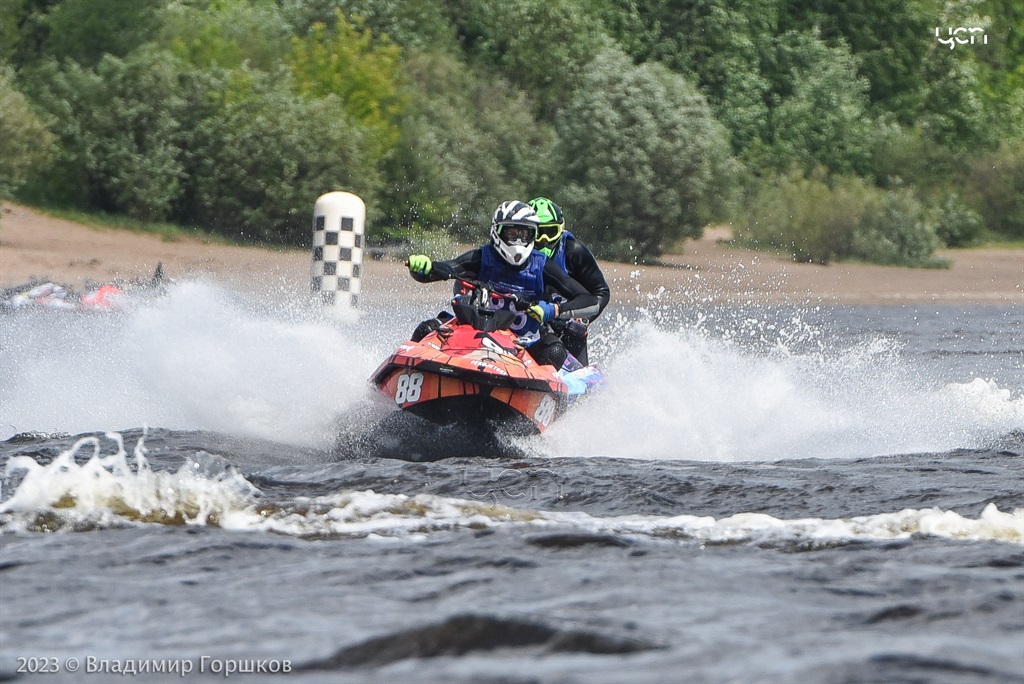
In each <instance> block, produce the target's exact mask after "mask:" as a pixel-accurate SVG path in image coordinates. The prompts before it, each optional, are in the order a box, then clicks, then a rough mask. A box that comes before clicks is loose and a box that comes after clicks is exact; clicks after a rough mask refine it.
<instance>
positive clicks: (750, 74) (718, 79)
mask: <svg viewBox="0 0 1024 684" xmlns="http://www.w3.org/2000/svg"><path fill="white" fill-rule="evenodd" d="M609 4H612V5H616V6H615V7H612V8H606V9H603V10H602V13H601V16H602V17H604V19H605V23H606V25H608V26H609V30H610V31H611V33H612V35H613V36H615V38H616V39H617V40H618V41H619V42H620V44H623V45H624V46H625V49H626V51H627V52H628V53H629V54H630V55H631V56H632V57H633V58H634V59H635V60H637V61H641V62H647V61H656V62H660V63H661V64H664V65H665V66H667V67H668V68H670V69H672V70H673V71H676V72H678V73H680V74H682V75H683V76H685V77H686V78H687V79H688V80H691V81H692V82H694V83H696V84H697V86H698V87H699V88H700V90H701V92H702V93H704V95H705V97H707V99H708V102H709V103H710V104H711V107H712V109H713V110H714V111H715V115H716V118H717V119H718V120H719V121H721V122H722V123H724V124H725V125H726V127H727V128H728V129H729V131H730V133H731V137H732V144H733V150H734V151H735V152H737V153H739V152H741V151H742V150H745V149H746V148H747V147H749V146H750V145H751V144H752V143H753V142H754V141H755V140H757V139H758V138H763V137H765V128H764V127H765V122H766V121H767V119H768V106H769V103H770V100H769V95H770V92H769V89H770V85H771V83H770V81H769V80H768V78H766V76H765V75H764V73H763V69H762V63H763V62H764V61H765V55H766V54H767V53H768V52H770V51H771V49H772V41H773V37H774V35H775V34H776V33H777V25H778V16H779V3H778V1H777V0H756V1H755V2H750V1H749V0H744V1H740V0H709V1H707V2H700V3H696V2H687V3H679V2H675V1H674V0H633V1H631V2H628V3H626V2H619V3H615V2H610V3H609Z"/></svg>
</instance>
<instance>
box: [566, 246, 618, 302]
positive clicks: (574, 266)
mask: <svg viewBox="0 0 1024 684" xmlns="http://www.w3.org/2000/svg"><path fill="white" fill-rule="evenodd" d="M565 267H566V270H568V271H569V273H570V274H571V275H572V277H573V278H575V279H576V280H577V281H579V284H580V285H582V286H583V287H585V288H586V289H587V291H588V292H589V293H590V294H592V295H594V296H595V297H597V302H598V304H597V306H598V308H597V313H596V314H594V315H593V316H587V318H589V319H590V320H594V319H595V318H597V317H598V316H599V315H601V312H602V311H604V307H606V306H608V302H609V301H610V300H611V298H612V291H611V288H610V287H608V281H607V280H605V279H604V273H602V272H601V267H600V266H598V265H597V259H595V258H594V254H593V252H591V251H590V249H588V248H587V246H586V245H585V244H583V243H582V242H580V241H579V240H566V241H565Z"/></svg>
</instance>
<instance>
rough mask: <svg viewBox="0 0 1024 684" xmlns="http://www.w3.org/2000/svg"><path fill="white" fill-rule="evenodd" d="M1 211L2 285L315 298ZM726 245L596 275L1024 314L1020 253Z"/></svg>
mask: <svg viewBox="0 0 1024 684" xmlns="http://www.w3.org/2000/svg"><path fill="white" fill-rule="evenodd" d="M0 212H2V213H0V287H9V286H13V285H18V284H21V283H24V282H28V281H29V280H33V279H38V280H49V281H53V282H57V283H61V284H66V285H70V286H72V287H75V288H80V287H85V286H88V285H90V284H98V283H104V282H110V281H117V280H121V281H123V280H136V281H141V280H145V279H148V278H149V277H150V276H152V274H153V272H154V271H155V269H156V267H157V265H158V264H162V267H163V270H164V273H165V274H166V275H167V277H169V278H171V279H179V280H180V279H187V278H192V277H208V278H213V279H216V280H219V281H224V282H227V283H230V284H233V285H237V286H243V287H247V288H254V289H255V288H267V287H275V288H278V289H286V290H294V291H303V290H305V289H306V288H308V281H309V270H310V269H309V266H310V256H309V253H308V252H307V251H305V250H273V249H266V248H259V247H238V246H231V245H224V244H218V243H214V242H210V241H204V240H202V239H198V238H193V237H181V238H177V239H174V240H165V239H163V238H162V237H160V236H158V235H153V234H147V233H138V232H133V231H129V230H119V229H109V228H94V227H91V226H87V225H84V224H81V223H77V222H74V221H67V220H64V219H58V218H53V217H50V216H47V215H45V214H43V213H41V212H39V211H36V210H34V209H31V208H29V207H25V206H21V205H16V204H4V205H3V207H2V209H0ZM727 238H728V231H727V230H726V229H712V230H709V231H707V233H706V234H705V236H704V238H702V239H701V240H688V241H687V242H686V243H685V244H684V245H683V250H682V253H681V254H673V255H666V256H665V258H664V262H665V265H664V266H631V265H628V264H620V263H611V262H602V264H601V266H602V269H603V270H604V272H605V276H606V277H607V279H608V281H609V283H610V284H611V285H612V288H613V295H614V298H615V301H616V302H617V303H620V304H641V303H643V302H645V301H648V300H650V299H651V298H660V299H661V300H662V301H664V300H666V299H667V300H671V301H676V300H678V301H681V302H685V303H701V302H707V303H744V302H750V301H754V302H769V303H797V302H811V303H821V304H833V305H834V304H848V305H858V304H863V305H879V304H928V303H935V304H1004V305H1005V304H1024V249H1000V248H977V249H966V250H944V251H942V252H940V253H939V254H938V256H941V257H945V258H948V259H951V261H952V266H951V267H950V268H948V269H939V270H932V269H910V268H901V267H886V266H874V265H868V264H833V265H829V266H819V265H815V264H797V263H793V262H792V261H789V260H787V259H785V258H781V257H778V256H774V255H771V254H767V253H763V252H754V251H749V250H742V249H737V248H735V247H732V246H730V244H729V242H728V239H727ZM437 256H442V255H437ZM444 256H447V255H444ZM404 271H405V269H404V267H403V266H402V264H401V263H399V262H398V261H396V260H392V259H381V260H378V261H374V260H368V261H367V262H366V263H365V264H364V276H363V290H364V293H365V294H366V296H367V297H369V298H373V297H375V296H384V295H389V296H390V295H393V294H394V293H395V292H396V283H403V284H406V283H408V284H411V281H408V279H407V276H406V275H405V272H404ZM399 289H400V290H401V292H402V293H403V294H407V295H408V297H410V298H413V299H417V300H418V299H420V298H422V299H423V300H424V301H425V302H426V301H429V302H433V301H434V300H436V299H437V292H436V291H435V288H430V287H426V288H424V287H411V286H410V287H401V288H399Z"/></svg>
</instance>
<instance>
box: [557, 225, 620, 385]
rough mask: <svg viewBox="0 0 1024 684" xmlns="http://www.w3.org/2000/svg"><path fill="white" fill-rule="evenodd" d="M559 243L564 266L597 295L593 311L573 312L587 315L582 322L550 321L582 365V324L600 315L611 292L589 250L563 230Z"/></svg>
mask: <svg viewBox="0 0 1024 684" xmlns="http://www.w3.org/2000/svg"><path fill="white" fill-rule="evenodd" d="M559 247H560V249H561V250H562V251H563V256H562V258H564V260H565V270H566V271H567V272H568V273H569V275H570V276H571V277H572V278H573V279H574V280H576V281H577V282H578V283H579V284H580V285H582V286H583V287H585V288H586V289H587V291H588V292H590V294H592V295H594V296H595V297H597V302H598V308H597V312H596V313H594V314H593V315H590V316H577V318H586V319H588V320H587V321H586V322H585V324H579V323H564V322H562V321H555V323H554V324H553V327H554V329H555V331H556V332H557V333H558V335H559V337H560V338H561V340H562V343H563V344H565V347H566V349H568V350H569V351H570V352H572V355H573V356H575V357H576V359H577V360H579V361H580V363H582V364H583V365H584V366H585V365H587V364H588V363H589V362H590V360H589V354H588V352H587V327H586V326H587V325H589V324H590V323H591V322H592V321H593V320H594V319H596V318H597V317H598V316H600V315H601V312H602V311H604V308H605V307H606V306H608V302H609V301H610V300H611V298H612V292H611V288H610V287H608V281H607V280H605V278H604V273H602V272H601V267H600V266H598V265H597V259H595V258H594V254H593V252H591V251H590V249H589V248H588V247H587V246H586V245H585V244H583V243H582V242H581V241H580V240H578V239H577V238H576V236H575V235H572V234H571V233H568V232H566V234H565V237H564V238H563V239H562V244H561V245H560V246H559ZM556 256H557V255H556ZM545 273H546V272H545Z"/></svg>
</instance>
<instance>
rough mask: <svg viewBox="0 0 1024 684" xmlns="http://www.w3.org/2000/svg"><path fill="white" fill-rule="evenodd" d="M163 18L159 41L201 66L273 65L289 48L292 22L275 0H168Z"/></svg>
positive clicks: (228, 67)
mask: <svg viewBox="0 0 1024 684" xmlns="http://www.w3.org/2000/svg"><path fill="white" fill-rule="evenodd" d="M160 21H161V28H160V31H159V36H158V40H159V43H160V44H161V45H162V46H164V47H166V48H168V49H169V50H171V51H172V52H173V53H174V54H175V55H177V56H178V57H179V58H180V59H181V60H183V61H184V62H186V63H188V64H191V65H192V66H195V67H198V68H201V69H207V68H211V67H221V68H225V69H233V68H236V67H240V66H242V65H243V64H247V65H248V66H250V67H254V68H258V69H263V70H265V71H271V70H273V69H275V68H277V66H278V65H279V64H280V63H281V60H282V58H283V56H284V55H286V54H287V53H288V51H289V50H290V49H291V38H292V27H291V26H290V25H289V24H288V22H287V21H286V19H285V18H284V14H283V13H282V11H281V10H280V8H279V7H278V5H277V3H276V2H275V0H191V1H190V2H181V1H179V2H169V3H168V4H167V6H166V8H165V9H164V10H163V12H161V14H160Z"/></svg>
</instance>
